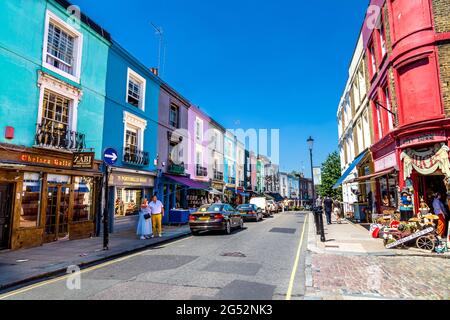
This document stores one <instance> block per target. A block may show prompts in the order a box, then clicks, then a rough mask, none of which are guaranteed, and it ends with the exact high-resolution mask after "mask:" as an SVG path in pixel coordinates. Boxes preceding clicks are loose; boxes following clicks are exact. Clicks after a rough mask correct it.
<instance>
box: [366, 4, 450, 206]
mask: <svg viewBox="0 0 450 320" xmlns="http://www.w3.org/2000/svg"><path fill="white" fill-rule="evenodd" d="M378 8H379V9H378ZM363 38H364V46H365V50H366V56H367V65H368V71H369V87H370V90H369V93H368V95H369V96H368V97H369V101H370V104H371V110H372V115H373V117H372V119H373V132H374V144H373V146H372V147H371V152H372V157H373V162H374V174H373V175H371V179H372V180H375V185H376V190H377V192H376V195H375V201H376V202H377V208H378V211H379V212H382V211H383V210H386V209H396V208H398V205H399V196H400V193H401V191H403V190H404V188H409V191H410V192H411V193H412V194H413V195H414V207H415V209H416V210H415V212H417V209H418V206H419V204H420V200H421V198H422V197H423V198H424V200H425V201H427V203H428V205H429V206H430V207H431V202H432V197H431V195H432V194H433V193H434V192H441V193H442V194H444V195H445V194H447V190H450V184H449V183H448V182H450V162H449V154H448V151H449V149H448V146H449V141H450V1H449V0H372V1H371V7H370V8H369V10H368V13H367V17H366V20H365V24H364V26H363ZM447 180H448V182H447Z"/></svg>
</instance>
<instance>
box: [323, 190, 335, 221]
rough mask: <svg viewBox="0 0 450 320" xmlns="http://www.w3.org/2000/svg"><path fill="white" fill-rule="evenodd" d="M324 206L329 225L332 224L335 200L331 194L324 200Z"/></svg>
mask: <svg viewBox="0 0 450 320" xmlns="http://www.w3.org/2000/svg"><path fill="white" fill-rule="evenodd" d="M323 207H324V210H325V215H326V216H327V223H328V225H330V224H331V212H332V211H333V200H331V198H330V197H329V196H326V197H325V199H324V200H323Z"/></svg>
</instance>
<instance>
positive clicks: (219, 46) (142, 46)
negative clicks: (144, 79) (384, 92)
mask: <svg viewBox="0 0 450 320" xmlns="http://www.w3.org/2000/svg"><path fill="white" fill-rule="evenodd" d="M72 2H73V3H74V4H77V5H79V6H80V8H81V10H82V11H84V12H85V13H86V14H87V15H89V16H90V17H91V18H92V19H93V20H95V21H96V22H97V23H99V24H100V25H102V26H103V27H104V28H105V29H107V30H108V31H109V32H110V33H111V34H112V36H113V37H114V39H115V40H116V41H118V42H119V43H120V44H121V45H122V46H123V47H125V48H126V49H127V50H128V51H130V52H131V53H132V54H133V55H134V56H136V57H137V58H138V59H139V60H141V61H142V62H143V63H144V64H145V65H147V66H149V67H151V66H157V63H158V59H157V53H158V38H157V37H156V35H155V32H154V30H153V28H152V26H151V24H150V23H151V22H153V23H154V24H156V25H157V26H161V27H162V28H163V30H164V33H165V39H166V55H165V56H166V58H165V65H164V66H165V67H164V73H163V75H162V77H163V79H164V80H165V81H166V82H168V83H169V84H170V85H171V86H172V87H174V88H175V89H176V90H177V91H179V92H180V93H181V94H182V95H184V96H185V97H187V98H188V99H189V100H190V101H191V102H192V103H194V104H196V105H199V106H200V107H201V108H202V109H203V110H205V111H206V112H208V113H209V114H210V115H211V116H212V117H213V118H215V119H216V120H217V121H219V122H220V123H222V124H223V125H224V126H225V127H226V128H231V129H233V128H237V127H238V128H243V129H249V128H256V129H264V128H265V129H272V128H273V129H280V136H281V144H280V168H281V170H283V171H291V170H297V171H299V170H301V169H302V166H303V167H304V169H305V173H306V174H308V172H309V170H308V168H309V152H308V149H307V145H306V140H307V138H308V137H309V136H310V135H312V136H313V137H314V138H315V140H316V145H315V153H314V154H315V165H319V164H321V163H322V162H323V161H324V160H325V158H326V156H327V155H328V153H330V152H332V151H334V150H337V125H336V108H337V105H338V102H339V99H340V96H341V94H342V91H343V89H344V86H345V82H346V80H347V75H348V66H349V63H350V59H351V55H352V53H353V49H354V47H355V45H356V40H357V37H358V33H359V31H360V27H361V24H362V21H363V18H364V15H365V10H366V8H367V6H368V0H344V1H333V0H317V1H299V0H276V1H275V0H264V1H261V0H239V1H238V0H227V1H215V0H209V1H205V0H192V1H188V0H164V1H161V0H160V1H153V0H150V1H149V0H127V1H123V0H109V1H106V0H96V1H94V0H72Z"/></svg>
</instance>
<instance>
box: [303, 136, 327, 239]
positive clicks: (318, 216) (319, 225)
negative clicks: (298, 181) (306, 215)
mask: <svg viewBox="0 0 450 320" xmlns="http://www.w3.org/2000/svg"><path fill="white" fill-rule="evenodd" d="M306 142H307V143H308V148H309V156H310V159H311V180H312V190H313V207H315V206H316V190H315V186H314V165H313V153H312V152H313V148H314V139H313V138H312V137H309V139H308V140H307V141H306ZM314 220H315V223H316V229H317V234H318V235H319V234H320V241H322V242H325V241H326V239H325V230H324V228H323V215H322V208H315V209H314Z"/></svg>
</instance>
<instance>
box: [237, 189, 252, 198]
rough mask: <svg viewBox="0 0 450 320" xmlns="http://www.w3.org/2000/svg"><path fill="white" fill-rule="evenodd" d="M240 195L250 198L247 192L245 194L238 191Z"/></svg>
mask: <svg viewBox="0 0 450 320" xmlns="http://www.w3.org/2000/svg"><path fill="white" fill-rule="evenodd" d="M238 194H239V195H241V196H243V197H250V193H247V192H244V191H240V190H238Z"/></svg>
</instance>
